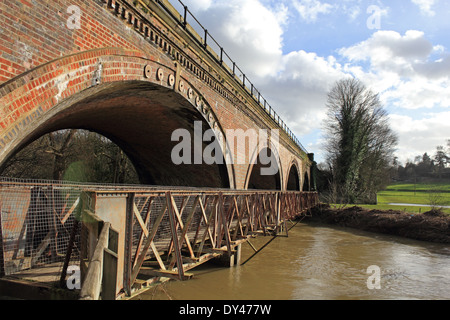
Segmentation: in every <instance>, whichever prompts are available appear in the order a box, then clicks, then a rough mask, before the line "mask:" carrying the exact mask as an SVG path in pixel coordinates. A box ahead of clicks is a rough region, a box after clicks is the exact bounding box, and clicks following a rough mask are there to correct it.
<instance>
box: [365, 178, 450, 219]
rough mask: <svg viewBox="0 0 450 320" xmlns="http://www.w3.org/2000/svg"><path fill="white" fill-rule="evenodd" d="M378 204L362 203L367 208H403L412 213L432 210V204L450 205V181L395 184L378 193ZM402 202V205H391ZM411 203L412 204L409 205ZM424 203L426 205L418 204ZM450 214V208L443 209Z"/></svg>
mask: <svg viewBox="0 0 450 320" xmlns="http://www.w3.org/2000/svg"><path fill="white" fill-rule="evenodd" d="M377 198H378V204H377V205H361V207H364V208H367V209H377V210H401V211H404V212H410V213H424V212H427V211H430V209H431V208H430V207H429V206H430V205H433V206H436V207H440V206H450V183H434V184H428V183H417V184H411V183H408V184H405V183H402V184H393V185H390V186H389V187H387V188H386V190H383V191H380V192H379V193H378V194H377ZM391 203H402V204H404V205H402V206H396V205H391ZM407 204H411V205H407ZM417 205H424V206H417ZM443 211H444V212H445V213H448V214H450V208H445V209H443Z"/></svg>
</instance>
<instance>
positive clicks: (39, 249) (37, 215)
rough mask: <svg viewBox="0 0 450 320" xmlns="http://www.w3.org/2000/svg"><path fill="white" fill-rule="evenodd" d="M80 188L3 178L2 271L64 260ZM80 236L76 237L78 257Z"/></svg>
mask: <svg viewBox="0 0 450 320" xmlns="http://www.w3.org/2000/svg"><path fill="white" fill-rule="evenodd" d="M79 196H80V189H78V188H72V187H66V186H63V185H45V184H26V185H21V184H17V183H12V182H5V181H2V182H1V184H0V214H1V232H2V255H3V263H2V270H0V273H1V274H4V275H11V274H14V273H17V272H20V271H22V270H26V269H30V268H33V267H38V266H43V265H50V264H58V263H61V262H63V261H64V259H65V255H66V251H67V247H68V243H69V238H70V235H71V232H72V229H73V226H74V221H75V215H74V212H75V208H76V207H77V205H78V202H79ZM78 242H79V237H76V238H75V240H74V243H75V245H74V247H75V250H74V256H73V258H74V259H76V257H77V256H76V254H77V252H78V251H77V250H78V247H79V246H78V245H77V243H78Z"/></svg>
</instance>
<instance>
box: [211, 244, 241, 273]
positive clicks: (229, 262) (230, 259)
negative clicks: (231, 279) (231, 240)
mask: <svg viewBox="0 0 450 320" xmlns="http://www.w3.org/2000/svg"><path fill="white" fill-rule="evenodd" d="M241 252H242V243H241V244H238V245H237V246H236V247H235V248H234V249H233V250H231V255H228V253H227V252H225V253H224V254H223V255H221V256H220V257H217V258H215V259H213V260H211V262H212V263H214V264H216V265H218V266H222V267H230V268H231V267H237V266H239V265H240V264H241V255H242V254H241Z"/></svg>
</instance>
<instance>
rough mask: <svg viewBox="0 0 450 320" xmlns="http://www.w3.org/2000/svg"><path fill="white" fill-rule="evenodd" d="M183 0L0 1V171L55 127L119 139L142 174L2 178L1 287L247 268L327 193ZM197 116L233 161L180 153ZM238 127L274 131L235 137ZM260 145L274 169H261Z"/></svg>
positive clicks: (119, 284)
mask: <svg viewBox="0 0 450 320" xmlns="http://www.w3.org/2000/svg"><path fill="white" fill-rule="evenodd" d="M174 1H175V0H174ZM177 1H178V0H177ZM177 5H178V6H179V7H180V8H182V10H181V11H180V12H179V11H177V10H176V9H175V8H174V7H173V6H172V5H171V4H170V3H169V1H167V0H135V1H132V0H71V1H62V0H15V1H6V0H0V23H1V24H0V38H1V42H0V170H1V166H3V165H5V163H6V162H7V161H8V159H9V158H11V157H12V156H13V155H14V154H16V153H17V152H18V151H20V150H21V149H23V148H24V147H26V146H27V145H28V144H29V143H31V142H32V141H34V140H36V139H38V138H39V137H41V136H43V135H45V134H47V133H50V132H53V131H57V130H62V129H86V130H89V131H94V132H97V133H99V134H101V135H103V136H105V137H107V138H108V139H110V140H111V141H113V142H114V143H116V144H117V145H118V146H119V147H120V148H121V149H122V150H123V151H124V152H125V153H126V154H127V156H128V157H129V158H130V160H131V161H132V162H133V164H134V166H135V168H136V171H137V173H138V175H139V179H140V181H141V183H142V185H140V186H107V185H105V186H100V185H95V184H88V185H80V184H71V183H68V182H55V181H26V180H18V179H6V178H4V179H2V180H1V181H0V211H1V214H0V226H1V233H0V296H2V295H7V294H8V293H9V291H16V292H17V291H21V292H22V291H23V290H22V289H23V288H24V287H27V288H29V287H32V288H33V287H34V288H35V290H37V291H38V292H40V294H43V293H44V292H47V291H46V290H47V289H45V290H44V289H43V288H44V287H43V286H44V284H43V283H44V282H45V283H48V282H50V283H52V285H51V288H50V287H49V288H48V292H49V294H53V296H52V297H56V296H55V295H56V293H55V291H54V289H55V287H59V289H58V290H56V292H58V294H59V297H69V296H70V297H72V295H76V296H77V297H81V298H83V299H98V298H102V299H118V298H125V297H129V296H131V295H132V294H133V293H134V292H136V290H139V289H141V288H145V287H148V286H149V285H150V284H152V283H155V282H158V281H162V280H164V279H171V278H176V279H181V280H183V279H187V278H189V277H190V276H191V275H190V274H189V273H188V272H187V271H188V270H190V269H192V268H194V267H195V266H197V265H199V264H201V263H203V262H205V261H208V260H210V259H222V260H224V261H226V263H227V264H236V263H238V260H239V252H240V245H241V244H242V243H243V242H246V241H249V239H250V238H251V237H252V236H255V235H257V234H264V235H267V234H270V235H274V234H280V233H282V234H287V232H288V229H289V228H288V224H289V220H291V219H295V218H297V217H299V216H302V215H304V214H305V213H306V212H308V210H309V209H310V208H311V207H313V206H315V205H316V204H317V202H318V196H317V193H316V192H314V190H315V187H314V181H315V179H314V165H315V163H314V157H313V155H312V154H308V153H307V151H306V150H305V149H304V148H303V146H302V145H301V144H300V142H299V141H298V139H297V138H296V137H295V135H294V134H293V133H292V132H291V131H290V130H289V128H288V127H287V126H286V124H285V123H284V122H283V120H282V119H280V117H279V116H278V115H277V114H276V112H275V111H274V110H273V109H272V107H271V106H270V105H269V103H268V102H267V101H266V99H264V97H263V96H262V95H261V93H260V92H259V90H258V89H257V88H256V87H255V86H254V85H253V84H252V83H251V82H250V80H249V79H248V78H247V77H246V76H245V73H244V72H243V71H242V70H241V69H240V68H239V67H238V66H237V65H236V63H235V62H234V61H233V60H232V59H231V58H230V57H229V55H228V54H227V53H226V51H225V50H224V49H223V48H222V47H221V46H220V45H219V44H218V43H217V41H216V40H215V39H214V38H213V37H212V35H210V34H209V33H208V32H207V30H206V29H205V28H204V27H203V26H202V25H201V24H200V23H199V22H198V20H197V19H195V17H194V16H193V15H192V14H191V13H190V11H189V9H188V8H187V7H186V6H184V5H183V4H182V3H181V2H179V3H178V2H177ZM200 34H201V35H200ZM198 123H200V124H201V126H200V128H201V130H202V133H205V132H206V131H207V130H209V131H211V130H212V132H213V133H214V138H215V141H216V142H218V144H219V146H220V147H219V148H218V149H219V151H216V154H215V156H216V158H218V159H221V160H222V161H217V162H216V163H212V164H211V163H205V161H203V162H202V161H200V162H195V164H187V163H184V164H175V163H174V161H172V158H171V152H172V150H173V149H174V147H175V146H176V145H177V143H178V142H177V141H172V140H173V139H172V134H173V132H174V131H175V130H177V129H184V130H185V132H189V133H190V134H192V136H195V135H194V132H195V128H196V127H197V126H196V124H198ZM210 129H211V130H210ZM230 130H234V132H236V130H241V131H242V132H252V130H253V132H259V131H260V130H266V131H267V132H271V133H272V132H278V134H277V135H276V137H277V139H276V140H275V139H272V137H273V136H274V134H273V133H272V134H271V135H270V139H269V136H267V137H264V139H258V144H257V145H255V144H254V143H250V142H249V141H250V138H249V137H248V136H247V137H246V138H247V139H248V140H246V141H247V143H233V141H231V143H230V139H229V138H230V137H229V135H230V133H229V132H231V131H230ZM231 138H232V139H234V138H235V137H231ZM243 141H244V140H243ZM241 142H242V141H241ZM194 144H195V143H194ZM197 147H199V146H198V145H197ZM207 147H208V144H207V142H205V141H202V142H200V151H205V150H206V148H207ZM196 150H197V149H195V148H193V149H192V154H191V156H192V158H194V159H195V158H196V154H195V152H196ZM263 152H264V154H265V155H266V157H269V160H270V164H271V165H274V166H275V167H276V173H275V174H271V175H263V174H261V172H262V170H261V169H263V168H265V166H267V161H266V162H264V161H263V157H262V154H263ZM236 260H237V261H236ZM233 261H234V262H233ZM50 274H53V277H50V278H51V279H49V275H50ZM30 279H31V280H33V281H32V282H29V283H28V282H27V281H28V280H30ZM78 280H80V282H81V287H80V288H78V287H77V284H78V282H77V281H78ZM41 282H42V283H41ZM70 284H73V285H74V288H72V289H74V290H64V289H67V287H69V286H70ZM36 287H39V288H38V289H36ZM69 289H70V288H69ZM78 289H79V290H78ZM30 291H32V289H31V290H30ZM50 292H51V293H50Z"/></svg>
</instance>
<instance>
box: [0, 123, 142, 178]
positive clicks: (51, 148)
mask: <svg viewBox="0 0 450 320" xmlns="http://www.w3.org/2000/svg"><path fill="white" fill-rule="evenodd" d="M0 175H1V176H5V177H13V178H26V179H45V180H64V181H78V182H96V183H113V184H137V183H139V177H138V175H137V172H136V170H135V168H134V165H133V164H132V162H131V161H130V159H129V158H128V157H127V156H126V154H125V153H124V152H123V150H121V149H120V148H119V147H118V146H117V145H116V144H114V143H113V142H112V141H111V140H109V139H107V138H106V137H104V136H102V135H99V134H97V133H95V132H90V131H87V130H74V129H68V130H60V131H56V132H51V133H48V134H46V135H44V136H42V137H40V138H39V139H37V140H35V141H33V142H32V143H30V144H28V145H27V146H26V147H24V148H23V149H22V150H20V151H19V152H17V153H16V154H15V155H14V156H13V157H11V158H10V159H9V160H8V161H7V162H6V163H5V164H4V166H3V171H2V172H0Z"/></svg>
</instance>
